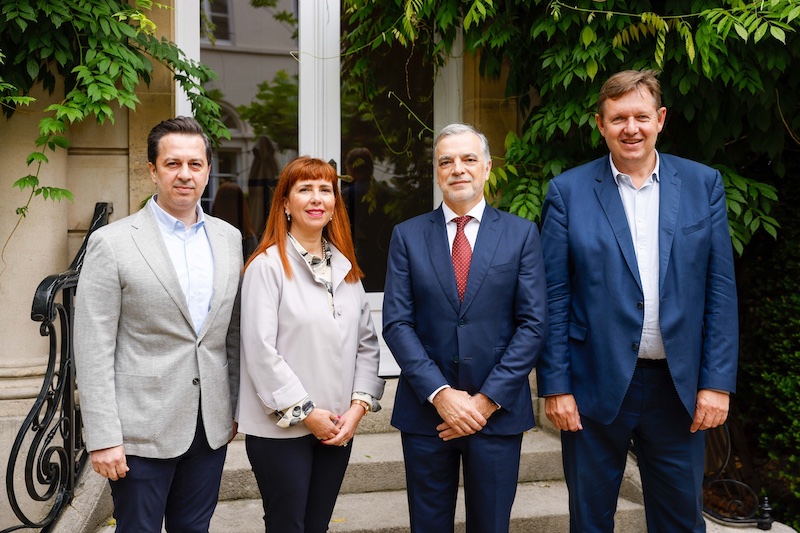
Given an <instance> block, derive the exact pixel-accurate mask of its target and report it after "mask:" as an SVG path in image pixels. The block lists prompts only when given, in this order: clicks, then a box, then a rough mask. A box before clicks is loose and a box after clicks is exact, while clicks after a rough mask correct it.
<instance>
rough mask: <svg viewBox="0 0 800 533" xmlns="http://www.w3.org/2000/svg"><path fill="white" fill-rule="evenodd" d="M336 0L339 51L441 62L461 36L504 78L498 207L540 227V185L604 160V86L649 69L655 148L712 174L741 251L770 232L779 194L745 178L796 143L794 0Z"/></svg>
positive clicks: (798, 9)
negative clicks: (657, 121)
mask: <svg viewBox="0 0 800 533" xmlns="http://www.w3.org/2000/svg"><path fill="white" fill-rule="evenodd" d="M344 5H345V14H346V16H347V18H348V22H349V24H350V25H351V26H352V27H354V28H355V29H354V30H353V31H351V32H349V33H348V34H347V42H346V43H345V50H344V52H343V54H344V55H345V56H347V55H349V54H357V53H358V51H359V50H363V49H364V48H379V47H381V46H387V45H388V43H392V42H399V43H401V44H403V45H405V46H407V47H408V48H409V50H412V49H419V48H423V49H424V50H425V54H424V55H425V56H426V57H428V58H429V60H430V61H431V62H432V63H433V64H434V65H435V66H437V67H438V66H440V65H442V64H443V63H444V62H445V61H446V60H447V57H448V55H450V53H451V51H452V49H453V45H454V43H455V42H456V39H458V38H460V39H462V40H463V46H464V49H465V50H466V51H467V52H468V53H473V54H476V55H477V56H478V58H479V65H480V69H481V73H482V74H483V75H485V76H487V77H499V76H500V75H501V73H503V72H505V75H506V78H505V79H506V96H507V97H508V98H510V99H513V100H514V101H515V102H516V103H517V105H518V110H519V113H520V116H521V117H522V124H521V126H519V127H516V126H509V131H508V135H507V137H506V140H505V146H504V147H503V149H504V151H505V164H504V165H502V166H498V168H496V169H495V171H494V172H493V175H492V179H491V180H490V184H489V189H490V192H491V193H493V194H495V195H496V198H497V203H498V205H499V206H500V207H501V208H504V209H506V210H509V211H511V212H513V213H517V214H519V215H520V216H524V217H527V218H530V219H533V220H536V219H538V217H539V214H540V210H541V203H542V200H543V197H544V194H545V193H546V190H547V183H548V181H549V179H550V178H552V177H553V176H555V175H557V174H559V173H560V172H562V171H563V170H565V169H567V168H570V167H573V166H576V165H578V164H580V163H583V162H586V161H588V160H590V159H592V158H595V157H597V156H599V155H601V154H602V153H604V152H605V147H604V145H603V142H602V137H601V136H600V133H599V131H598V129H597V127H596V124H595V120H594V114H595V110H596V109H595V108H596V103H597V93H598V91H599V88H600V86H601V85H602V83H603V82H604V81H605V79H606V78H607V77H608V76H609V75H611V74H613V73H615V72H617V71H619V70H623V69H628V68H634V69H641V68H654V69H657V70H659V71H660V72H661V76H660V79H661V83H662V87H663V92H664V104H665V105H666V107H667V108H668V113H667V125H666V127H665V130H664V132H662V135H661V139H660V144H659V149H661V150H664V151H667V152H671V153H674V154H676V155H681V156H684V157H688V158H691V159H696V160H699V161H703V162H705V163H707V164H709V165H712V166H714V167H716V168H717V169H719V170H720V172H721V173H722V175H723V179H724V181H725V185H726V191H727V193H728V214H729V222H730V229H731V236H732V239H733V243H734V246H735V248H736V250H737V251H738V253H739V254H742V253H743V251H744V247H745V246H746V245H747V243H748V242H749V241H750V238H751V237H752V235H753V233H754V232H756V231H758V230H759V229H763V230H764V231H766V232H767V233H769V234H770V235H772V236H773V237H774V236H775V235H776V232H777V228H778V222H777V220H775V219H774V218H773V217H772V216H771V214H770V213H771V210H772V208H773V204H774V202H775V201H776V200H777V195H776V193H775V189H774V187H772V186H771V185H768V184H767V183H766V181H767V180H764V179H763V178H764V177H763V176H761V175H757V174H753V172H754V169H755V168H759V169H760V168H764V167H763V165H761V164H760V163H762V162H763V161H764V160H767V161H769V165H768V168H770V171H771V172H772V173H774V175H775V176H777V177H782V176H784V175H785V173H786V168H785V164H784V152H785V151H786V150H797V149H798V143H799V142H800V140H799V139H798V134H797V133H796V132H798V131H800V113H798V110H800V96H799V95H800V68H798V64H799V62H800V39H798V37H797V32H796V30H797V28H798V27H799V26H800V18H798V17H799V16H800V2H798V1H797V0H763V1H758V2H744V1H740V0H726V1H723V2H718V1H712V0H695V1H689V0H676V1H661V2H655V1H638V0H637V1H632V0H626V1H620V0H606V1H604V2H595V1H590V0H575V1H573V2H571V3H569V4H568V3H566V2H563V1H560V0H549V1H545V0H407V1H399V0H395V1H375V0H345V2H344ZM409 53H410V52H409ZM362 67H363V68H369V66H368V65H362ZM356 74H357V71H356ZM363 79H364V80H366V81H365V83H369V78H363ZM366 94H369V91H366ZM497 151H498V150H497V147H495V152H497Z"/></svg>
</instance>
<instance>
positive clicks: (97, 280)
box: [74, 233, 122, 451]
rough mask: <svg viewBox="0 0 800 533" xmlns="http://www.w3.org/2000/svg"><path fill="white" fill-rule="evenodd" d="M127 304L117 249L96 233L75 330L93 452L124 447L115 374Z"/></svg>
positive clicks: (83, 271) (88, 255)
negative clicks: (121, 323) (117, 349)
mask: <svg viewBox="0 0 800 533" xmlns="http://www.w3.org/2000/svg"><path fill="white" fill-rule="evenodd" d="M121 305H122V289H121V282H120V278H119V270H118V265H117V260H116V258H115V255H114V249H113V248H112V246H111V245H110V243H109V242H108V240H107V239H105V238H104V236H103V235H100V234H97V233H95V234H94V235H91V236H90V237H89V241H88V243H87V247H86V256H85V258H84V261H83V267H82V269H81V275H80V277H79V281H78V289H77V297H76V306H75V326H74V348H75V368H76V375H77V380H78V387H79V390H80V397H81V415H82V417H83V423H84V428H85V431H86V449H87V450H89V451H94V450H100V449H104V448H110V447H112V446H119V445H121V444H122V423H121V422H120V418H119V411H118V406H117V399H116V389H115V372H114V360H115V353H116V348H117V328H118V324H119V321H120V316H121Z"/></svg>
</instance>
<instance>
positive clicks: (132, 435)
mask: <svg viewBox="0 0 800 533" xmlns="http://www.w3.org/2000/svg"><path fill="white" fill-rule="evenodd" d="M115 380H116V387H117V394H116V396H117V408H118V411H119V418H120V422H121V423H122V436H123V439H124V441H125V442H131V443H134V442H135V443H150V442H152V441H153V440H154V439H155V437H157V433H158V431H159V430H160V429H161V428H162V427H163V414H164V413H165V412H166V409H165V406H164V396H163V378H162V377H161V376H140V375H136V374H124V373H121V372H118V373H117V374H116V375H115Z"/></svg>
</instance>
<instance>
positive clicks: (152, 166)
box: [147, 161, 158, 184]
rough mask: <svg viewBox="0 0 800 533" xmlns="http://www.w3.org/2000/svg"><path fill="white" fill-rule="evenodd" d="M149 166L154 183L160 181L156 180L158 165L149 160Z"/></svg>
mask: <svg viewBox="0 0 800 533" xmlns="http://www.w3.org/2000/svg"><path fill="white" fill-rule="evenodd" d="M147 168H148V169H149V170H150V179H152V180H153V183H155V184H157V183H158V182H157V180H156V166H155V165H154V164H153V163H151V162H150V161H148V162H147Z"/></svg>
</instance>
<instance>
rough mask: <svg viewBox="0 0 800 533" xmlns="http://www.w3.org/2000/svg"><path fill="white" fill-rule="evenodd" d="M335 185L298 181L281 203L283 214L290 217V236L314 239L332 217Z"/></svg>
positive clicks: (326, 182) (334, 202)
mask: <svg viewBox="0 0 800 533" xmlns="http://www.w3.org/2000/svg"><path fill="white" fill-rule="evenodd" d="M334 187H335V185H333V184H332V183H330V182H329V181H327V180H324V179H317V180H299V181H297V182H295V184H294V185H292V188H291V189H290V190H289V194H288V195H287V197H286V198H285V199H284V201H283V209H284V212H285V213H288V214H290V215H291V216H292V222H291V230H292V234H293V235H294V234H298V235H303V236H305V237H309V238H313V239H316V238H317V237H321V236H322V230H323V229H324V228H325V225H326V224H327V223H328V222H330V220H331V217H333V209H334V207H335V206H336V196H335V194H334V189H333V188H334Z"/></svg>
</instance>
